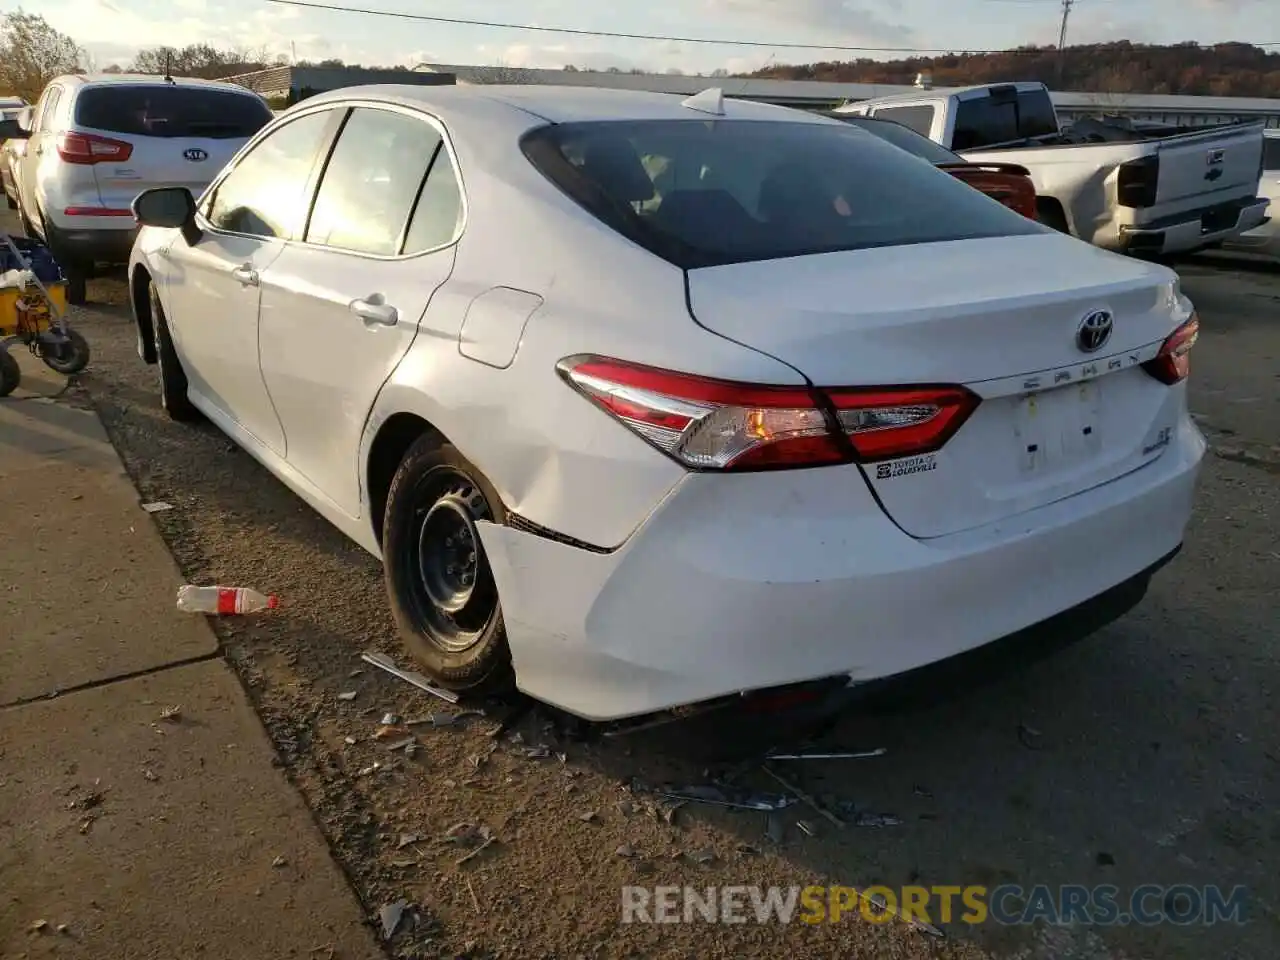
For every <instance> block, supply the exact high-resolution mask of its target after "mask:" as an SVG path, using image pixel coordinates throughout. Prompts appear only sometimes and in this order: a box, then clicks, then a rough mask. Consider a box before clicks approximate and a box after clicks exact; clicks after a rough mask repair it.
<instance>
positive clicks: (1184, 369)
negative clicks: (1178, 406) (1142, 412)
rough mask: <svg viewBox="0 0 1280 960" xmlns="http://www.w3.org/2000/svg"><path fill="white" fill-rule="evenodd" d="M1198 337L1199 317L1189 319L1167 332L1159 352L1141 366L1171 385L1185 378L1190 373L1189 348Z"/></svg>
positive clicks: (1194, 316)
mask: <svg viewBox="0 0 1280 960" xmlns="http://www.w3.org/2000/svg"><path fill="white" fill-rule="evenodd" d="M1198 339H1200V318H1199V317H1198V316H1197V315H1195V314H1192V315H1191V319H1190V320H1188V321H1187V322H1186V323H1184V324H1183V325H1182V326H1180V327H1178V329H1177V330H1175V331H1173V333H1171V334H1169V336H1168V337H1167V338H1166V339H1165V341H1164V343H1163V344H1162V345H1161V346H1160V352H1159V353H1158V354H1156V355H1155V356H1154V357H1153V358H1152V359H1150V360H1148V361H1147V362H1146V363H1144V364H1143V365H1142V368H1143V369H1144V370H1146V371H1147V373H1149V374H1151V376H1153V377H1155V378H1156V379H1157V380H1159V381H1160V382H1161V383H1165V384H1168V385H1169V386H1173V385H1174V384H1175V383H1181V382H1182V381H1183V380H1185V379H1187V376H1188V375H1189V374H1190V373H1191V348H1192V347H1194V346H1195V345H1196V341H1197V340H1198Z"/></svg>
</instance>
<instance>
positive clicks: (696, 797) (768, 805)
mask: <svg viewBox="0 0 1280 960" xmlns="http://www.w3.org/2000/svg"><path fill="white" fill-rule="evenodd" d="M659 796H662V797H665V798H666V799H667V800H678V801H680V802H681V803H706V804H710V805H711V806H715V807H729V808H730V809H733V810H763V811H770V810H783V809H785V808H786V807H789V806H791V805H792V804H793V803H795V802H796V801H795V799H793V798H792V797H788V796H784V795H780V794H767V793H752V794H743V795H741V796H737V795H732V794H729V793H726V792H725V791H723V790H721V789H719V788H718V787H706V786H691V787H679V788H676V789H673V790H661V791H659Z"/></svg>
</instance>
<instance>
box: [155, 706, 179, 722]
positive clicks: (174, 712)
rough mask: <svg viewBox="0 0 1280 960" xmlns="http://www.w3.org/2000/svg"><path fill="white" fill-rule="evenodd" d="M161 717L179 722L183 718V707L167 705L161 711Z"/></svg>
mask: <svg viewBox="0 0 1280 960" xmlns="http://www.w3.org/2000/svg"><path fill="white" fill-rule="evenodd" d="M160 719H161V720H166V721H168V722H169V723H177V722H178V721H179V720H181V719H182V707H179V706H173V707H165V708H164V709H163V710H161V711H160Z"/></svg>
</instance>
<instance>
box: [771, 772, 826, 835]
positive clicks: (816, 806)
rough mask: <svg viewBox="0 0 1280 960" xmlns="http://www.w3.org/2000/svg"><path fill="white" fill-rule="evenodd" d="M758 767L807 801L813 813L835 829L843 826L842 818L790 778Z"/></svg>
mask: <svg viewBox="0 0 1280 960" xmlns="http://www.w3.org/2000/svg"><path fill="white" fill-rule="evenodd" d="M760 769H762V770H763V771H764V772H765V773H767V774H768V775H769V776H771V777H773V779H775V780H777V781H778V783H780V784H782V786H783V787H784V788H786V789H787V790H790V791H791V792H792V793H794V794H795V795H796V796H797V797H799V798H800V799H801V800H803V801H804V802H805V803H807V804H808V805H809V806H810V807H811V808H812V809H813V811H814V813H816V814H818V815H819V816H820V817H822V818H823V819H825V820H826V821H827V822H829V823H830V824H831V825H832V826H834V827H836V828H837V829H840V828H843V827H844V821H843V820H841V819H840V818H839V817H837V816H836V815H835V814H834V813H832V812H831V811H830V810H828V809H827V808H826V807H824V806H823V805H822V804H820V803H819V802H818V801H817V800H815V799H814V798H813V797H811V796H809V794H807V793H805V792H804V791H803V790H801V789H800V788H799V787H797V786H796V785H795V784H794V783H792V782H791V781H790V780H785V779H783V777H781V776H780V775H779V774H777V773H775V772H774V771H772V770H770V769H769V768H768V767H761V768H760Z"/></svg>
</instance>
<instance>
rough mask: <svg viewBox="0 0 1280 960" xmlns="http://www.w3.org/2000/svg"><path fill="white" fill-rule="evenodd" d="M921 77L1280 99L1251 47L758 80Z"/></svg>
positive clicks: (1144, 49) (825, 70)
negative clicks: (1059, 69) (1059, 75)
mask: <svg viewBox="0 0 1280 960" xmlns="http://www.w3.org/2000/svg"><path fill="white" fill-rule="evenodd" d="M919 73H929V74H932V76H933V82H934V85H935V86H939V87H953V86H964V85H966V84H972V83H999V82H1002V81H1009V80H1040V81H1042V82H1043V83H1046V84H1048V86H1049V87H1050V88H1051V89H1054V90H1063V91H1067V90H1071V91H1080V92H1093V93H1112V94H1123V93H1155V94H1180V95H1187V96H1214V97H1272V98H1276V99H1280V51H1277V52H1269V51H1267V50H1265V49H1263V48H1262V47H1255V46H1253V45H1251V44H1247V43H1223V44H1218V45H1216V46H1211V47H1202V46H1200V45H1199V44H1196V43H1178V44H1173V45H1172V46H1156V45H1148V44H1141V43H1130V42H1129V41H1128V40H1120V41H1117V42H1115V43H1099V44H1090V45H1088V46H1078V47H1067V48H1066V49H1065V51H1064V53H1063V58H1062V78H1061V80H1059V78H1058V51H1057V48H1056V47H1020V48H1018V49H1016V50H1006V51H1002V52H1000V53H974V54H968V53H962V52H958V53H955V54H948V55H946V56H940V57H912V58H910V59H907V60H889V61H883V60H853V61H848V62H827V63H807V64H800V65H796V66H785V65H779V66H770V67H766V68H764V69H763V70H760V71H758V72H756V73H754V74H752V76H754V77H771V78H774V79H778V80H828V81H840V82H846V83H885V84H910V83H912V82H914V81H915V78H916V75H917V74H919Z"/></svg>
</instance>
